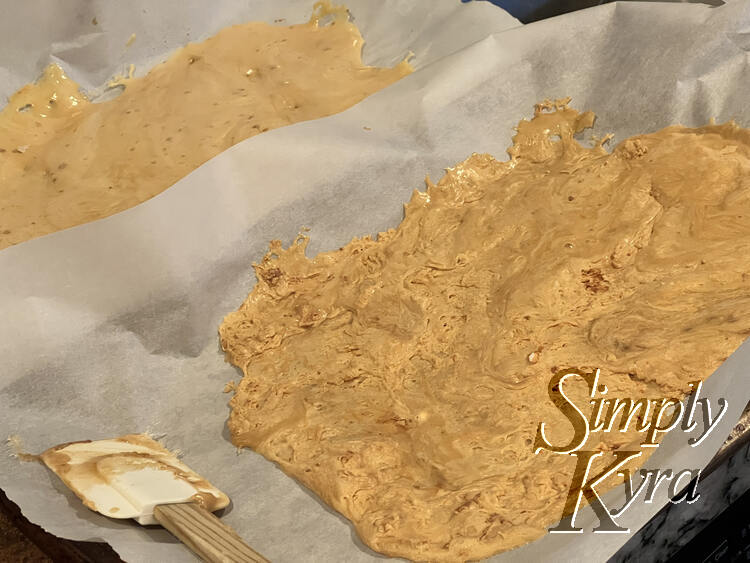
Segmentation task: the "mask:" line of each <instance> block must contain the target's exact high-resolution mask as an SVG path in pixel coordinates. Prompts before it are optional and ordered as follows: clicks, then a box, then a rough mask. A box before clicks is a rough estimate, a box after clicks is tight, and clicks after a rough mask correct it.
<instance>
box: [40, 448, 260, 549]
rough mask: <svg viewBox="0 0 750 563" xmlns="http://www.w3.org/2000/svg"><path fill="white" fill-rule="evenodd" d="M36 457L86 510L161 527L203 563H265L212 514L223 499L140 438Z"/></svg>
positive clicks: (166, 453)
mask: <svg viewBox="0 0 750 563" xmlns="http://www.w3.org/2000/svg"><path fill="white" fill-rule="evenodd" d="M40 457H41V459H42V461H44V463H45V465H47V467H49V468H50V469H51V470H52V471H54V472H55V473H56V474H57V476H58V477H60V479H62V480H63V482H64V483H65V484H66V485H67V486H68V487H69V488H70V489H71V490H72V491H73V492H74V493H75V494H76V495H78V497H79V498H80V499H81V500H82V501H83V504H85V505H86V506H87V507H89V508H90V509H91V510H95V511H96V512H99V513H100V514H104V515H105V516H109V517H110V518H120V519H123V518H133V519H135V520H136V521H138V522H139V523H140V524H143V525H149V524H161V525H162V526H164V527H165V528H166V529H167V530H169V531H170V532H172V534H174V535H175V536H176V537H177V538H178V539H179V540H180V541H182V542H183V543H184V544H185V545H186V546H187V547H189V548H190V549H191V550H192V551H193V552H194V553H196V554H197V555H198V556H199V557H201V558H202V559H203V560H205V561H211V562H213V561H223V562H224V561H236V562H246V561H253V562H264V561H267V560H266V559H265V558H264V557H263V556H261V555H260V554H258V553H257V552H256V551H254V550H253V549H252V548H251V547H249V546H248V545H247V544H246V543H245V542H243V541H242V539H241V538H240V537H239V536H238V535H237V533H236V532H235V531H234V530H233V529H232V528H230V527H229V526H227V525H226V524H224V523H223V522H222V521H221V520H219V519H218V518H217V517H216V516H214V515H213V514H212V512H213V511H215V510H220V509H222V508H224V507H225V506H227V505H228V504H229V498H228V497H227V495H225V494H224V493H222V492H221V491H220V490H218V489H217V488H215V487H214V486H213V485H211V483H209V482H208V481H206V480H205V479H204V478H203V477H201V476H200V475H198V474H197V473H195V472H194V471H192V470H191V469H190V468H189V467H188V466H186V465H185V464H184V463H182V462H181V461H180V460H179V459H177V456H175V455H174V454H173V453H172V452H170V451H169V450H167V449H166V448H164V447H163V446H162V445H161V444H159V442H157V441H155V440H153V439H152V438H150V437H149V436H146V435H145V434H128V435H127V436H121V437H120V438H113V439H111V440H96V441H85V442H71V443H68V444H61V445H59V446H55V447H53V448H50V449H49V450H47V451H46V452H44V453H43V454H42V455H41V456H40Z"/></svg>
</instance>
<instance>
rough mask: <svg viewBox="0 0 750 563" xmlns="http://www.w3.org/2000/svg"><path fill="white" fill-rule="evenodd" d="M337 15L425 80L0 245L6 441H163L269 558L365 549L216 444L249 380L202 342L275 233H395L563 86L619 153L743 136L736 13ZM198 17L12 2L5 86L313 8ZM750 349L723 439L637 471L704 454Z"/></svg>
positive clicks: (225, 5) (743, 19) (154, 551)
mask: <svg viewBox="0 0 750 563" xmlns="http://www.w3.org/2000/svg"><path fill="white" fill-rule="evenodd" d="M349 5H350V8H351V10H352V12H353V14H354V17H355V19H356V21H357V23H358V24H359V25H360V27H361V29H362V32H363V35H364V36H365V39H366V40H367V41H368V46H367V47H366V57H365V58H366V61H368V62H370V63H381V64H387V63H392V62H394V61H396V60H398V59H399V58H400V57H402V56H403V54H404V53H405V52H406V51H407V50H409V49H411V50H413V51H414V52H415V53H416V55H417V57H416V59H415V65H416V66H417V67H418V70H417V72H415V73H414V74H413V75H411V76H409V77H407V78H405V79H404V80H402V81H400V82H399V83H397V84H395V85H393V86H391V87H390V88H388V89H386V90H384V91H382V92H380V93H378V94H375V95H374V96H372V97H370V98H368V99H367V100H365V101H364V102H362V103H360V104H358V105H357V106H355V107H353V108H351V109H350V110H348V111H346V112H344V113H342V114H339V115H336V116H333V117H330V118H326V119H322V120H317V121H313V122H307V123H302V124H297V125H294V126H290V127H287V128H284V129H278V130H274V131H270V132H268V133H265V134H263V135H260V136H258V137H255V138H252V139H249V140H247V141H245V142H243V143H240V144H239V145H237V146H235V147H233V148H232V149H230V150H228V151H226V152H224V153H222V154H221V155H219V156H218V157H216V158H215V159H213V160H211V161H210V162H208V163H207V164H205V165H204V166H202V167H201V168H199V169H198V170H196V171H195V172H194V173H192V174H191V175H190V176H188V177H186V178H185V179H183V180H182V181H180V182H178V183H177V184H176V185H175V186H173V187H172V188H170V189H169V190H167V191H166V192H164V193H163V194H161V195H159V196H157V197H156V198H154V199H152V200H150V201H148V202H146V203H144V204H142V205H140V206H138V207H136V208H134V209H131V210H128V211H126V212H123V213H120V214H118V215H116V216H113V217H110V218H108V219H105V220H101V221H97V222H95V223H91V224H88V225H84V226H81V227H76V228H73V229H69V230H66V231H63V232H60V233H56V234H53V235H50V236H47V237H43V238H41V239H37V240H33V241H29V242H26V243H23V244H20V245H17V246H14V247H10V248H7V249H5V250H3V251H2V252H0V279H2V283H1V285H0V315H2V317H1V320H0V362H1V364H0V368H1V369H0V413H2V414H1V415H0V417H1V418H0V433H2V434H3V436H5V435H8V434H18V435H20V436H21V437H22V439H23V442H24V445H25V447H26V449H27V450H29V451H32V452H38V451H41V450H43V449H45V448H47V447H49V446H51V445H54V444H57V443H60V442H66V441H71V440H80V439H98V438H105V437H112V436H116V435H119V434H123V433H129V432H141V431H150V432H152V433H153V434H154V435H156V436H157V437H163V441H164V443H165V444H166V445H167V446H168V447H172V448H179V449H180V450H182V451H183V452H184V460H185V462H186V463H187V464H188V465H189V466H191V467H192V468H193V469H195V470H196V471H197V472H198V473H201V474H203V475H205V476H206V477H207V478H208V479H209V480H211V481H212V482H213V483H214V484H215V485H217V486H218V487H219V488H221V489H222V490H224V491H225V492H226V493H227V494H229V496H230V497H231V498H232V499H233V504H232V506H231V507H230V509H228V510H227V511H226V513H225V514H224V516H223V517H224V519H225V520H226V521H227V522H228V523H229V524H230V525H232V526H233V527H235V528H236V529H237V530H238V531H239V532H240V534H241V535H242V536H243V537H244V538H245V539H246V540H247V541H248V542H249V543H250V545H252V546H254V547H255V548H256V549H258V550H259V551H260V552H261V553H263V554H264V555H266V556H267V557H268V558H270V559H271V560H273V561H282V562H283V561H290V562H291V561H353V562H355V561H372V560H375V559H376V558H378V557H379V556H378V555H377V554H375V553H373V552H372V551H370V550H368V549H367V548H365V547H363V546H362V544H361V542H359V540H358V539H357V538H356V536H355V535H354V534H353V532H352V529H351V527H350V526H349V525H348V523H347V522H346V521H345V520H344V519H343V518H341V517H340V516H338V515H337V514H335V513H333V512H332V511H330V510H329V509H327V508H326V507H325V506H324V505H323V504H322V503H321V502H320V501H318V500H317V498H316V497H314V496H313V495H312V494H311V493H309V492H308V491H306V490H305V489H303V488H302V487H301V486H300V485H298V484H297V483H296V482H295V481H293V480H292V479H290V478H288V477H286V476H285V475H284V474H283V473H282V472H281V471H280V470H279V469H277V468H276V467H275V466H274V465H273V464H271V463H269V462H266V461H265V460H264V459H263V458H262V457H261V456H259V455H256V454H255V453H253V452H249V451H245V452H242V453H241V454H239V455H238V454H237V453H236V452H235V449H234V448H233V446H232V445H231V443H230V442H229V440H228V434H227V431H226V429H225V426H224V422H225V420H226V417H227V415H228V408H227V406H226V401H227V399H228V395H224V394H222V392H221V391H222V389H223V387H224V384H225V383H226V382H227V381H229V380H231V379H235V380H237V379H238V378H239V375H240V374H239V372H238V371H236V370H235V369H234V368H233V367H232V366H230V365H228V364H226V363H224V360H223V354H222V353H221V351H220V350H219V346H218V338H217V333H216V330H217V327H218V325H219V323H220V321H221V319H222V317H223V316H224V315H225V314H226V313H227V312H228V311H231V310H233V309H235V308H236V307H237V306H238V305H239V304H240V303H241V301H242V300H243V298H244V297H245V296H246V295H247V293H248V291H249V290H250V288H251V287H252V285H253V284H254V276H253V274H252V271H251V268H250V264H251V262H253V261H256V260H258V259H260V258H261V256H262V255H263V254H264V251H265V249H266V246H267V243H268V241H269V240H270V239H272V238H281V239H282V240H284V241H285V243H288V242H289V241H291V239H292V238H293V237H294V235H295V234H296V233H297V232H298V230H299V228H300V227H302V226H306V227H310V228H311V229H312V230H311V236H312V243H311V245H310V248H309V252H310V253H311V254H312V253H315V252H318V251H320V250H326V249H331V248H335V247H338V246H340V245H342V244H344V243H346V242H348V241H349V240H350V239H351V238H352V237H353V236H358V235H363V234H366V233H372V234H374V233H377V232H378V231H381V230H384V229H386V228H388V227H393V226H396V225H397V224H398V222H399V221H400V220H401V218H402V203H403V202H405V201H407V200H408V198H409V196H410V193H411V191H412V190H413V189H414V188H422V187H423V179H424V176H425V174H429V175H430V176H431V177H432V178H433V179H437V178H439V177H440V175H441V170H442V168H444V167H447V166H452V165H453V164H455V163H457V162H459V161H461V160H463V159H464V158H466V157H467V156H468V155H469V154H471V153H472V152H490V153H492V154H495V155H496V156H498V157H501V156H503V154H504V151H505V149H506V148H507V147H508V146H509V144H510V137H511V135H512V133H513V131H512V127H513V126H514V125H515V124H516V123H517V122H518V120H519V119H520V118H521V117H524V116H525V117H528V116H529V115H530V114H531V108H532V105H533V103H535V102H537V101H540V100H542V99H544V98H548V97H562V96H572V97H573V103H574V105H575V106H576V107H578V108H581V109H592V110H594V111H595V112H596V113H597V114H598V115H599V116H600V117H599V120H598V122H597V126H596V128H595V131H594V132H595V133H596V134H598V135H602V134H604V133H607V132H614V133H615V134H616V140H622V139H623V138H625V137H626V136H629V135H632V134H636V133H642V132H648V131H653V130H656V129H658V128H660V127H663V126H667V125H670V124H672V123H676V122H682V123H684V124H686V125H701V124H704V123H705V122H707V121H708V119H709V118H710V117H716V118H717V119H718V120H719V121H724V120H727V119H730V118H734V119H736V120H737V121H738V122H739V123H740V124H743V125H745V126H750V106H748V104H746V103H745V101H746V96H747V94H746V92H747V91H748V86H750V69H749V68H748V66H747V62H746V61H747V54H746V51H747V50H748V48H749V47H750V27H748V23H750V12H749V11H748V7H749V6H750V5H749V4H748V3H746V2H732V3H730V4H728V5H726V6H723V7H721V8H713V9H709V8H707V7H705V6H702V5H686V4H650V3H649V4H637V3H626V4H622V3H621V4H609V5H605V6H601V7H598V8H595V9H591V10H587V11H585V12H581V13H574V14H570V15H567V16H562V17H560V18H555V19H553V20H546V21H542V22H539V23H535V24H531V25H528V26H523V27H521V26H517V25H516V22H515V21H514V20H512V18H509V16H507V14H505V13H503V12H502V11H501V10H499V9H497V8H494V7H492V6H490V5H488V4H475V5H472V4H470V5H460V4H458V3H457V2H452V1H445V2H439V3H438V2H434V1H432V0H420V1H405V0H392V1H388V2H378V3H374V2H366V1H365V0H359V1H352V2H350V3H349ZM62 6H64V8H65V9H64V10H62V8H61V7H62ZM207 6H208V5H207V4H203V3H198V2H195V3H183V2H177V1H176V0H170V1H169V2H163V3H159V4H153V5H152V4H147V3H146V2H138V3H134V2H130V3H128V4H125V3H117V4H115V3H106V2H83V1H81V2H77V3H75V2H71V3H65V4H64V5H63V4H62V3H61V4H60V5H59V6H58V4H57V3H53V2H44V3H39V2H33V1H31V2H26V3H21V4H18V5H17V6H16V5H14V10H13V12H12V13H11V12H10V11H9V10H6V14H5V18H4V19H3V21H2V22H0V31H1V32H2V35H0V36H2V37H4V39H3V48H2V50H1V51H0V85H1V86H0V87H2V88H3V91H2V92H0V93H4V94H9V93H11V92H12V91H13V90H14V89H15V88H16V87H17V86H20V85H21V84H22V83H24V82H27V81H28V80H30V79H33V78H34V76H35V75H36V74H37V73H38V71H39V70H41V68H42V67H43V66H44V64H45V63H46V62H47V61H48V60H49V59H50V58H52V59H57V60H60V61H61V62H62V64H64V65H65V66H66V68H68V70H70V74H71V75H72V76H73V77H74V78H76V79H78V80H81V81H82V82H83V83H84V84H86V85H87V86H89V87H92V88H93V87H95V86H96V85H99V84H101V83H102V82H103V81H104V80H105V79H106V78H107V77H108V76H110V75H111V74H113V73H114V72H117V71H119V70H122V69H121V68H120V67H121V66H122V65H123V64H124V63H129V62H133V61H134V62H138V60H139V59H140V60H144V61H146V60H151V59H155V58H158V57H160V56H163V55H164V53H165V52H167V51H169V50H171V49H172V48H174V47H176V46H178V45H181V44H182V43H184V41H185V38H186V33H187V31H190V33H191V37H192V38H198V37H204V36H207V35H209V34H210V33H211V32H214V31H216V30H217V29H219V28H220V27H222V26H224V25H226V24H229V23H234V22H239V21H243V20H268V21H272V20H273V19H276V18H281V17H284V18H287V19H288V21H289V22H294V21H301V20H303V19H305V18H306V17H307V15H308V14H309V12H310V6H309V4H307V3H306V2H300V1H296V0H294V1H292V0H290V1H287V2H271V1H269V2H263V3H260V2H258V3H249V2H248V3H242V4H240V3H236V2H230V1H229V0H226V1H224V2H213V3H211V8H210V9H209V8H207ZM144 11H145V13H144ZM72 16H75V17H72ZM94 16H96V17H97V19H98V22H99V24H98V26H95V28H96V29H95V30H93V31H92V29H91V28H92V24H91V22H90V20H91V18H93V17H94ZM29 22H36V31H35V32H34V33H30V32H28V31H27V30H26V29H25V28H24V25H26V24H28V23H29ZM133 32H136V34H137V39H136V42H135V44H134V45H133V46H132V47H131V48H130V50H129V51H124V52H123V50H124V44H125V41H126V40H127V38H128V37H129V36H130V34H131V33H133ZM162 40H163V41H164V42H162ZM50 42H52V45H53V46H52V48H51V49H50V48H49V45H50ZM118 57H119V58H118ZM365 126H367V127H369V128H370V129H371V130H369V131H368V130H365V129H364V127H365ZM748 358H750V348H749V347H748V345H747V344H745V345H743V348H741V349H740V350H739V351H738V352H736V353H735V354H734V355H733V356H732V357H731V358H730V359H729V360H727V362H725V364H724V365H723V366H722V367H721V368H720V369H719V370H718V371H717V373H715V374H714V375H713V376H712V377H711V378H710V379H709V381H708V384H707V385H706V386H705V388H704V394H705V395H708V396H710V397H712V406H715V405H716V399H717V398H718V397H726V398H727V399H728V400H729V408H728V412H727V414H726V415H725V416H724V418H723V420H722V423H721V425H720V428H718V429H717V430H715V431H714V433H713V434H712V435H711V437H710V438H709V439H708V440H706V441H705V442H703V444H702V445H701V446H700V447H699V448H690V447H687V446H686V445H685V439H686V437H687V436H685V435H684V434H677V433H671V434H670V435H668V436H667V438H666V439H665V441H664V443H663V445H662V447H661V448H659V450H658V451H657V453H656V454H655V455H654V456H653V457H652V458H651V460H650V465H652V466H656V467H664V468H673V469H675V470H680V469H682V468H696V467H702V466H704V465H705V464H706V463H707V462H708V460H709V459H710V458H711V457H712V455H713V453H714V452H715V451H716V450H717V449H718V448H719V446H720V444H721V442H722V441H723V439H724V438H725V437H726V435H727V434H728V433H729V430H730V428H731V427H732V425H733V423H734V421H736V420H737V418H738V417H739V414H740V412H741V411H742V409H743V407H744V406H745V404H746V403H747V401H748V398H750V378H748V377H747V375H746V366H747V365H748ZM699 426H700V425H699ZM0 487H1V488H2V489H3V490H5V491H6V493H7V494H8V496H9V497H10V498H11V499H12V500H14V501H15V502H17V503H19V505H20V506H21V508H22V509H23V512H24V514H25V515H26V516H27V517H28V518H29V519H31V520H32V521H34V522H37V523H39V524H40V525H42V526H44V528H46V529H47V530H48V531H50V532H52V533H55V534H58V535H62V536H65V537H69V538H74V539H83V540H105V541H107V542H109V543H110V544H111V545H112V546H113V547H114V548H115V549H116V550H117V551H118V553H120V554H121V556H122V557H123V558H124V559H126V560H128V561H183V560H190V559H191V557H192V556H191V555H190V554H189V553H188V552H187V550H186V549H185V548H183V547H182V546H181V545H179V544H176V542H175V540H173V539H172V538H171V536H170V535H169V534H168V533H166V532H165V531H163V530H160V529H144V528H141V527H139V526H138V525H136V524H133V523H131V522H119V521H114V520H110V519H107V518H105V517H102V516H99V515H97V514H95V513H93V512H91V511H89V510H88V509H86V508H84V507H83V506H82V505H81V503H80V501H78V499H77V498H75V497H74V496H73V495H72V494H71V493H69V492H68V491H67V489H65V487H64V486H63V485H62V484H61V483H60V482H59V481H58V479H57V478H56V477H54V476H52V475H51V474H49V473H48V472H47V471H46V469H44V468H43V467H41V466H39V465H37V464H32V463H21V462H19V461H17V460H16V459H13V458H11V457H9V456H0ZM699 490H700V489H699ZM613 493H615V494H616V493H617V491H614V492H613ZM609 498H610V496H607V497H606V498H605V501H606V500H607V499H609ZM665 502H666V491H662V494H661V496H659V495H657V500H656V501H655V502H654V503H652V504H650V505H646V504H643V503H636V506H635V507H634V508H633V509H631V511H630V512H629V513H627V515H626V516H625V517H623V519H622V520H621V522H622V523H625V524H626V525H629V526H630V527H631V529H632V530H635V529H637V528H638V527H640V526H641V525H642V524H643V523H644V522H646V521H647V520H648V518H649V517H650V516H651V515H652V514H653V513H655V512H656V511H657V510H658V509H659V507H660V506H661V505H663V504H664V503H665ZM699 502H700V501H699ZM580 518H581V519H580V520H579V522H580V523H584V522H585V521H586V520H585V519H586V518H589V519H590V518H591V515H590V511H588V512H585V513H582V514H581V516H580ZM627 537H628V536H626V535H618V534H606V535H599V534H597V535H592V534H591V533H586V534H582V535H548V536H546V537H545V538H543V539H541V540H539V541H537V542H534V543H532V544H530V545H529V546H527V547H524V548H521V549H519V550H515V551H512V552H510V553H507V554H503V555H501V556H498V557H496V558H495V559H493V560H496V561H524V560H525V561H528V560H540V559H542V558H544V559H545V560H554V561H565V560H573V559H576V560H577V559H580V554H581V553H586V556H587V558H589V559H591V560H594V561H597V560H604V559H606V557H608V556H610V555H611V554H612V553H613V552H614V551H615V550H616V549H617V548H618V547H619V546H620V545H621V544H623V543H624V542H625V541H626V540H627Z"/></svg>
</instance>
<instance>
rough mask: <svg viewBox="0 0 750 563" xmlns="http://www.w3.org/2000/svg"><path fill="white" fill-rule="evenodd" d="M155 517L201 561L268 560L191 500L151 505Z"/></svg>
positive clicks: (238, 562)
mask: <svg viewBox="0 0 750 563" xmlns="http://www.w3.org/2000/svg"><path fill="white" fill-rule="evenodd" d="M154 518H156V520H157V521H158V522H159V524H161V525H162V526H164V527H165V528H166V529H167V530H169V531H170V532H172V534H174V535H175V536H176V537H177V539H179V540H180V541H181V542H182V543H184V544H185V545H186V546H188V547H189V548H190V549H191V550H192V551H193V552H194V553H195V554H196V555H198V556H199V557H200V558H201V559H203V560H204V561H210V562H211V563H218V562H222V563H224V562H237V563H240V562H241V563H245V562H247V561H251V562H257V563H268V559H266V558H265V557H263V556H262V555H261V554H259V553H258V552H257V551H255V550H253V549H252V548H251V547H250V546H249V545H247V544H246V543H245V542H244V541H242V538H240V536H238V535H237V532H235V531H234V530H233V529H232V528H230V527H229V526H227V525H226V524H224V522H222V521H221V520H219V519H218V518H217V517H216V516H214V515H213V514H211V513H210V512H209V511H208V510H206V509H205V508H203V507H202V506H199V505H198V504H196V503H194V502H186V503H181V504H161V505H159V506H157V507H156V508H154Z"/></svg>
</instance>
